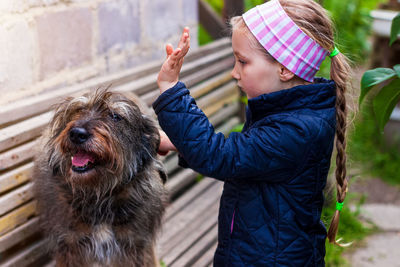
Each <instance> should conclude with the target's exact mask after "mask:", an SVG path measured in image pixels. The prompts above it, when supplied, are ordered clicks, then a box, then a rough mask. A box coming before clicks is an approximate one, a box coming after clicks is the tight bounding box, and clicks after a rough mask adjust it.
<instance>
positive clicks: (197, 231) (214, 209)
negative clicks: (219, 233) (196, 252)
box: [161, 202, 219, 263]
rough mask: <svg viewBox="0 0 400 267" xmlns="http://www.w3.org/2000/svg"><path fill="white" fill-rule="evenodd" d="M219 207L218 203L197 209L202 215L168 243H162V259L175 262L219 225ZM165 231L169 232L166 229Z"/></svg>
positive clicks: (180, 230)
mask: <svg viewBox="0 0 400 267" xmlns="http://www.w3.org/2000/svg"><path fill="white" fill-rule="evenodd" d="M218 207H219V205H218V202H216V203H213V205H210V206H208V207H196V208H200V209H201V211H202V213H201V214H200V215H199V216H198V217H196V218H192V219H193V220H192V221H190V223H188V224H187V225H185V227H183V228H181V229H179V232H178V233H176V234H175V235H173V236H171V238H170V239H168V243H161V245H162V258H163V260H164V261H165V262H166V263H171V262H173V261H175V260H176V259H177V258H178V257H179V256H180V255H181V254H182V253H183V252H185V251H186V250H188V249H190V247H191V246H192V245H193V244H194V243H195V242H196V240H197V239H198V238H200V237H201V236H202V235H204V234H206V233H207V231H208V230H209V229H210V228H211V227H212V226H214V225H216V224H217V217H218ZM164 229H165V230H168V229H167V228H166V227H165V228H164Z"/></svg>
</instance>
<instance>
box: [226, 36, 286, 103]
mask: <svg viewBox="0 0 400 267" xmlns="http://www.w3.org/2000/svg"><path fill="white" fill-rule="evenodd" d="M249 38H254V37H253V36H252V35H251V33H246V31H245V30H243V29H234V30H233V33H232V48H233V53H234V55H235V67H234V68H233V70H232V72H231V75H232V77H233V78H234V79H236V80H237V81H238V86H239V87H240V88H241V89H242V90H243V92H245V93H246V94H247V98H248V99H251V98H254V97H257V96H259V95H262V94H266V93H271V92H274V91H279V90H282V89H284V85H283V84H282V82H281V80H280V78H279V72H280V71H281V65H280V64H279V62H277V61H275V60H271V59H268V58H267V56H266V55H265V54H263V52H262V51H260V50H259V49H256V48H255V47H254V44H253V45H252V44H251V41H250V40H249ZM254 40H255V41H256V42H257V40H256V39H255V38H254Z"/></svg>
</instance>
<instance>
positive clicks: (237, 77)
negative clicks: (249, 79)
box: [231, 64, 240, 80]
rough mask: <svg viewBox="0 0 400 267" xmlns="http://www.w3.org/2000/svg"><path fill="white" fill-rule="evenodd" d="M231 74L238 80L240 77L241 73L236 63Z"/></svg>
mask: <svg viewBox="0 0 400 267" xmlns="http://www.w3.org/2000/svg"><path fill="white" fill-rule="evenodd" d="M231 76H232V78H233V79H236V80H239V79H240V75H239V73H238V71H237V70H236V64H235V66H234V67H233V69H232V71H231Z"/></svg>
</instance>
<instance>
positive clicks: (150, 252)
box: [34, 90, 167, 267]
mask: <svg viewBox="0 0 400 267" xmlns="http://www.w3.org/2000/svg"><path fill="white" fill-rule="evenodd" d="M135 102H136V103H135ZM138 104H139V103H138V102H137V100H132V98H131V97H126V95H125V96H124V95H122V94H118V93H112V92H110V91H109V90H98V91H96V92H95V93H93V94H91V95H85V96H82V97H78V98H69V99H67V100H65V101H64V102H62V103H61V104H60V105H58V107H57V108H56V110H55V114H54V117H53V119H52V121H51V123H50V125H49V127H48V128H47V130H45V132H44V134H43V137H42V139H41V142H40V144H41V145H40V150H39V151H38V155H37V157H36V160H35V169H34V181H35V193H36V197H37V199H38V208H39V212H40V214H41V226H42V228H43V230H44V232H45V234H46V236H47V237H48V245H49V249H50V250H51V251H52V252H53V253H54V256H55V259H56V263H57V266H71V267H72V266H74V267H78V266H85V267H86V266H124V267H126V266H140V267H142V266H148V267H154V266H157V265H158V262H157V260H156V257H155V252H154V247H155V239H156V234H157V231H158V230H159V228H160V226H161V219H162V215H163V213H164V207H165V202H166V195H167V194H166V191H165V188H164V182H165V179H166V174H165V172H164V169H163V167H162V164H161V162H160V161H158V160H157V159H156V157H157V148H158V145H159V142H160V136H159V133H158V129H157V127H156V124H155V122H154V121H153V120H152V119H151V117H149V116H146V115H144V114H143V112H142V111H141V110H140V108H139V107H138Z"/></svg>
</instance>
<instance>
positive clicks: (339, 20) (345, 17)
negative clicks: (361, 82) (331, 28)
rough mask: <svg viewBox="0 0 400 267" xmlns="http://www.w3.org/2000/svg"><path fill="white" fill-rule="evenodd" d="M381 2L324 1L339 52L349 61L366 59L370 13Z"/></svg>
mask: <svg viewBox="0 0 400 267" xmlns="http://www.w3.org/2000/svg"><path fill="white" fill-rule="evenodd" d="M380 2H382V0H347V1H343V0H324V1H323V7H324V8H325V9H327V10H328V11H329V13H330V14H331V17H332V19H333V21H334V23H335V27H336V36H335V42H336V43H337V46H338V48H339V49H340V51H342V52H343V53H345V54H346V55H348V57H349V58H350V60H351V61H353V62H356V63H359V62H363V60H364V59H365V58H367V55H368V52H369V50H370V44H369V42H368V41H367V38H368V37H369V35H370V34H371V22H372V19H371V16H370V15H369V13H370V11H371V10H372V9H374V8H375V7H376V6H377V4H378V3H380Z"/></svg>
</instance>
